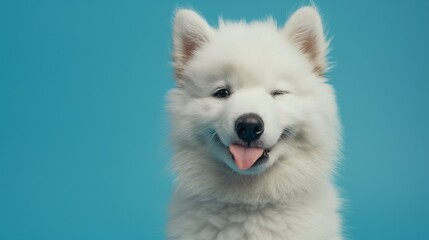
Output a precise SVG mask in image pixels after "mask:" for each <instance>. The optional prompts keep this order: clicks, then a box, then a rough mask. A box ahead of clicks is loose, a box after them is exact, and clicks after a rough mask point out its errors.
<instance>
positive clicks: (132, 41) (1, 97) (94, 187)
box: [0, 0, 429, 240]
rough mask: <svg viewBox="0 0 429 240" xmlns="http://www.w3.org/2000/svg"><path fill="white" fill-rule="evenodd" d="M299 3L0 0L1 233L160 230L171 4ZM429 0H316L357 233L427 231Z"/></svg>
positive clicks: (233, 10) (109, 234) (167, 183)
mask: <svg viewBox="0 0 429 240" xmlns="http://www.w3.org/2000/svg"><path fill="white" fill-rule="evenodd" d="M304 3H305V2H302V1H291V0H290V1H286V0H285V1H244V0H243V1H211V2H210V3H209V2H208V1H197V0H188V1H176V2H171V1H167V0H164V1H28V2H23V1H1V2H0V239H164V237H165V236H164V229H165V225H166V212H167V205H168V201H169V197H170V192H171V190H172V183H171V182H172V177H171V175H170V174H169V172H168V170H167V167H166V166H167V163H168V158H169V156H170V152H169V150H168V140H167V132H168V131H167V123H166V122H167V117H166V114H165V111H164V107H163V105H164V96H165V93H166V91H167V90H168V89H169V88H171V87H173V86H174V80H173V79H172V69H171V66H170V51H171V23H172V13H173V11H174V9H175V8H176V7H178V6H192V7H193V8H195V9H197V10H199V11H200V12H201V13H203V14H204V15H205V16H206V17H207V19H208V21H209V22H210V23H212V24H216V23H217V18H218V15H222V16H223V17H224V18H230V19H240V18H246V19H254V18H263V17H265V16H267V15H272V16H274V17H275V18H277V19H278V22H279V23H283V22H284V21H285V20H286V18H287V16H288V15H290V14H291V12H292V9H296V8H297V7H299V6H301V5H303V4H304ZM428 3H429V2H428V1H366V2H364V1H323V2H322V1H320V2H317V4H318V6H319V7H320V10H321V12H322V13H323V15H324V19H325V21H326V22H327V23H328V26H327V30H328V32H329V35H330V36H333V37H334V38H333V41H332V47H333V49H332V52H331V55H330V56H331V61H332V62H334V63H336V64H335V68H334V69H333V70H332V71H331V73H330V77H331V79H332V81H331V82H332V84H333V85H334V87H335V88H336V89H337V92H338V99H339V105H340V108H341V117H342V120H343V124H344V128H345V133H344V138H345V145H344V151H343V155H344V157H343V160H342V164H341V167H340V169H339V175H340V176H339V177H338V184H339V186H340V187H341V189H342V190H341V192H342V195H343V196H344V198H345V199H346V206H345V209H344V219H345V229H346V233H347V236H349V237H350V239H359V240H366V239H390V240H394V239H398V240H403V239H413V240H417V239H429V228H428V220H427V216H429V127H428V124H429V94H428V93H429V60H428V56H429V27H428V24H429V14H428V13H427V12H428V10H429V4H428Z"/></svg>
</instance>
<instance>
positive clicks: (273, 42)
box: [167, 6, 342, 240]
mask: <svg viewBox="0 0 429 240" xmlns="http://www.w3.org/2000/svg"><path fill="white" fill-rule="evenodd" d="M173 35H174V50H173V59H174V70H175V78H176V83H177V86H176V87H175V88H174V89H172V90H171V91H170V92H169V94H168V110H169V113H170V118H171V119H170V120H171V125H172V129H171V131H172V139H173V141H172V142H173V148H174V156H173V159H172V168H173V171H174V172H175V177H176V186H175V188H176V189H175V193H174V196H173V199H172V203H171V210H170V219H169V226H168V233H167V235H168V239H186V240H193V239H202V240H210V239H226V240H236V239H249V240H253V239H255V240H268V239H283V240H284V239H286V240H288V239H289V240H307V239H308V240H310V239H311V240H316V239H317V240H338V239H342V237H341V220H340V216H339V213H338V210H339V205H340V201H339V197H338V196H337V192H336V189H335V186H334V184H333V183H332V175H333V171H334V170H335V165H336V159H337V155H338V149H339V145H340V122H339V118H338V114H337V105H336V99H335V95H334V90H333V88H332V86H331V85H329V83H328V82H327V79H326V78H325V77H324V76H325V72H326V71H327V68H328V66H327V60H326V54H327V48H328V41H327V40H326V38H325V36H324V32H323V26H322V21H321V17H320V15H319V13H318V11H317V9H316V8H315V7H312V6H310V7H303V8H300V9H298V10H297V11H296V12H295V13H294V14H292V16H291V17H290V18H289V20H288V21H287V22H286V24H285V25H284V26H282V27H278V26H277V24H276V22H275V21H274V20H273V19H271V18H268V19H266V20H263V21H254V22H250V23H246V22H245V21H239V22H228V21H223V20H220V22H219V26H218V27H217V28H213V27H211V26H209V24H208V23H207V22H206V21H205V20H204V18H203V17H201V16H200V15H198V14H197V13H195V12H194V11H192V10H187V9H181V10H178V11H177V12H176V15H175V19H174V30H173Z"/></svg>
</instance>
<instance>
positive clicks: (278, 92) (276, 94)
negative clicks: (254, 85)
mask: <svg viewBox="0 0 429 240" xmlns="http://www.w3.org/2000/svg"><path fill="white" fill-rule="evenodd" d="M288 93H289V92H288V91H284V90H274V91H272V92H271V96H273V97H275V96H279V95H284V94H288Z"/></svg>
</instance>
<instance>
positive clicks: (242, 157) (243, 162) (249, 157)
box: [229, 144, 264, 170]
mask: <svg viewBox="0 0 429 240" xmlns="http://www.w3.org/2000/svg"><path fill="white" fill-rule="evenodd" d="M229 151H230V152H231V153H232V155H233V156H234V161H235V164H236V165H237V167H238V168H239V169H240V170H246V169H249V168H250V167H251V166H252V165H253V164H254V163H255V162H256V160H258V158H260V157H261V156H262V154H263V153H264V149H263V148H252V147H243V146H239V145H235V144H232V145H230V146H229Z"/></svg>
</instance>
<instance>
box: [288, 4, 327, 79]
mask: <svg viewBox="0 0 429 240" xmlns="http://www.w3.org/2000/svg"><path fill="white" fill-rule="evenodd" d="M284 31H286V34H287V37H288V38H289V39H290V40H291V41H292V42H293V43H294V44H295V45H296V46H297V47H298V48H299V49H300V50H301V51H302V52H303V53H304V54H306V55H307V57H308V58H309V59H310V61H311V62H312V63H313V65H314V72H315V73H316V74H318V75H323V74H324V73H325V72H326V70H327V63H326V54H327V51H328V46H329V43H328V42H327V41H326V40H325V36H324V33H323V26H322V20H321V18H320V15H319V13H318V12H317V9H316V8H315V7H312V6H310V7H303V8H300V9H298V10H297V11H296V12H295V13H294V14H293V15H292V16H291V17H290V18H289V20H288V21H287V23H286V25H285V27H284Z"/></svg>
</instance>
